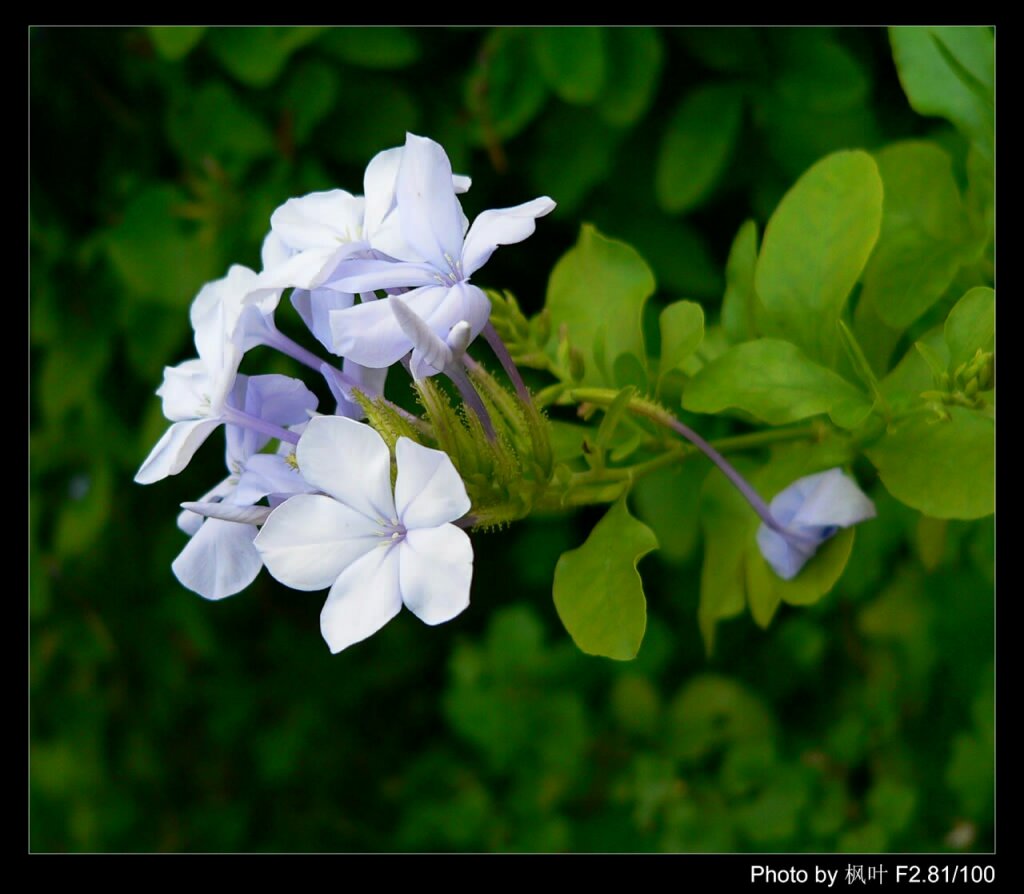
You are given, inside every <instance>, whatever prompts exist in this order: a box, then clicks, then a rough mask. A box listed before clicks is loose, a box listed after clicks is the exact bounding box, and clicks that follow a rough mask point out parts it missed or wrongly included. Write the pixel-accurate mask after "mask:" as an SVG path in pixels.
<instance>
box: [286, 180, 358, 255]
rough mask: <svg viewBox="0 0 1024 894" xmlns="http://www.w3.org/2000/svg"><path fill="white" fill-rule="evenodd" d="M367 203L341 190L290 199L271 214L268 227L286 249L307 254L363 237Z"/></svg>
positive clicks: (313, 193) (312, 193)
mask: <svg viewBox="0 0 1024 894" xmlns="http://www.w3.org/2000/svg"><path fill="white" fill-rule="evenodd" d="M365 205H366V203H365V201H364V199H363V198H362V197H361V196H354V195H352V194H351V193H349V192H346V191H345V190H343V189H331V190H326V191H323V192H311V193H309V194H307V195H304V196H300V197H299V198H295V199H289V200H288V201H287V202H285V203H284V204H283V205H281V206H280V207H278V208H277V210H276V211H274V213H273V214H272V215H270V226H271V228H272V229H273V230H274V232H275V233H277V235H278V236H280V237H281V240H282V241H283V242H284V244H285V245H287V246H288V247H289V248H292V249H297V250H299V251H306V250H308V249H311V248H314V249H319V248H323V247H324V246H329V245H334V246H335V247H336V246H337V245H338V243H339V242H340V241H342V240H343V241H345V242H354V241H357V240H359V239H361V238H362V233H363V209H364V207H365Z"/></svg>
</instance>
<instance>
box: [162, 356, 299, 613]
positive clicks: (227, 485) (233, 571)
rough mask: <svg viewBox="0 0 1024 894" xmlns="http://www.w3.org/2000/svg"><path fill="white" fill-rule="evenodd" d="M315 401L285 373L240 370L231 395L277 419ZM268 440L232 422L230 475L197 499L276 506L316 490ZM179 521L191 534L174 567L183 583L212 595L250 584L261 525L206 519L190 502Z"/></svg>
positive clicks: (292, 417)
mask: <svg viewBox="0 0 1024 894" xmlns="http://www.w3.org/2000/svg"><path fill="white" fill-rule="evenodd" d="M316 403H317V400H316V396H315V395H314V394H313V393H312V392H310V391H309V390H308V389H307V388H306V387H305V386H304V385H303V384H302V383H301V382H299V381H298V380H296V379H290V378H288V377H286V376H279V375H266V376H252V377H248V376H238V377H237V379H236V381H235V385H234V388H232V391H231V394H230V395H229V396H228V399H227V404H228V405H229V406H233V407H235V408H237V409H239V410H243V411H244V412H246V413H247V414H249V415H250V416H252V417H254V418H260V419H265V420H266V421H268V422H271V423H274V424H276V425H298V424H305V422H306V421H307V419H308V413H309V411H310V410H312V409H314V408H315V407H316ZM269 440H270V437H269V435H266V434H263V433H261V432H257V431H253V430H252V429H245V428H239V427H237V426H234V425H229V426H227V449H226V454H225V461H226V463H227V467H228V471H229V473H230V474H229V475H228V477H227V478H225V479H224V480H223V481H222V482H220V484H218V485H217V486H216V487H214V488H213V489H212V490H211V491H210V492H209V493H207V494H205V495H204V496H203V497H202V498H201V499H200V500H199V501H198V502H199V503H201V504H211V503H212V504H219V505H226V506H231V507H247V506H252V505H253V504H255V503H257V502H258V501H259V500H262V499H263V498H264V497H269V498H270V503H271V505H278V504H279V503H281V502H283V500H284V499H285V498H286V497H288V496H291V495H293V494H298V493H309V492H310V491H312V490H314V488H313V487H312V486H311V485H309V484H308V483H307V482H306V481H305V480H304V479H303V478H302V476H301V475H299V473H298V472H297V471H296V469H295V467H294V466H292V465H290V464H289V463H288V462H287V461H286V459H285V457H284V456H283V455H281V454H280V453H278V454H273V453H260V452H259V451H260V450H262V449H263V447H264V446H265V445H266V444H267V442H268V441H269ZM283 447H284V448H285V449H286V450H288V451H289V452H290V451H291V450H292V449H293V448H292V446H291V445H283ZM192 505H195V504H192ZM231 514H232V513H230V512H228V513H225V514H224V515H225V516H227V515H231ZM178 527H180V528H181V529H182V530H183V531H184V532H185V533H186V534H189V535H190V538H191V539H190V540H189V542H188V543H187V544H186V545H185V548H184V549H183V550H182V551H181V553H180V554H179V555H178V557H177V558H176V559H175V560H174V562H172V563H171V569H172V570H173V571H174V575H175V577H177V578H178V580H179V581H180V582H181V583H182V584H183V585H184V586H186V587H188V588H189V589H190V590H193V591H194V592H196V593H198V594H199V595H200V596H203V597H205V598H206V599H223V598H224V597H226V596H231V595H233V594H235V593H237V592H239V591H240V590H244V589H245V588H246V587H247V586H249V584H251V583H252V582H253V580H255V578H256V575H257V574H259V571H260V568H262V567H263V560H262V559H261V558H260V555H259V553H258V552H257V551H256V548H255V547H254V546H253V540H254V539H255V537H256V534H257V532H258V530H259V529H258V528H257V527H256V525H255V524H245V523H242V522H239V521H226V520H225V519H224V518H223V517H222V518H206V519H205V521H204V519H203V516H202V515H199V514H198V513H196V512H192V511H189V510H187V509H186V510H185V511H184V512H182V513H181V514H180V515H179V516H178Z"/></svg>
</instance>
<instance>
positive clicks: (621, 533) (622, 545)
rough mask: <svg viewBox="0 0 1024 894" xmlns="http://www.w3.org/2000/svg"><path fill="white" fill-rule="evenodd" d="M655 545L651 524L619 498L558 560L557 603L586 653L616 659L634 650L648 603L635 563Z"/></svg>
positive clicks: (556, 577) (640, 636)
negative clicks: (576, 545) (638, 517)
mask: <svg viewBox="0 0 1024 894" xmlns="http://www.w3.org/2000/svg"><path fill="white" fill-rule="evenodd" d="M657 547H658V541H657V539H656V538H655V536H654V534H653V532H652V531H651V529H650V528H648V527H647V526H646V525H645V524H643V523H642V522H639V521H637V520H636V519H635V518H633V516H631V515H630V514H629V510H628V509H627V508H626V501H625V498H623V499H620V500H619V501H618V502H617V503H615V504H614V505H613V506H612V507H611V508H610V509H609V510H608V512H607V513H606V514H605V516H604V517H603V518H602V519H601V521H599V522H598V523H597V525H596V526H595V527H594V529H593V530H592V531H591V532H590V536H589V537H587V540H586V542H585V543H584V544H583V546H581V547H579V548H578V549H574V550H570V551H569V552H567V553H563V554H562V557H561V558H560V559H559V560H558V564H557V565H556V566H555V582H554V597H555V608H556V610H557V611H558V616H559V618H561V619H562V623H563V624H564V625H565V629H566V630H568V631H569V634H570V635H571V636H572V638H573V641H574V642H575V643H576V645H577V646H579V648H580V649H582V650H583V651H584V652H586V653H587V654H588V655H601V656H604V657H606V658H614V659H616V660H618V661H628V660H629V659H631V658H634V657H635V656H636V653H637V652H638V651H639V649H640V642H641V640H642V639H643V636H644V629H645V627H646V626H647V604H646V600H645V599H644V591H643V585H642V583H641V580H640V575H639V574H638V573H637V570H636V565H637V562H639V561H640V559H642V558H643V557H644V556H646V555H647V554H648V553H649V552H650V551H651V550H653V549H657Z"/></svg>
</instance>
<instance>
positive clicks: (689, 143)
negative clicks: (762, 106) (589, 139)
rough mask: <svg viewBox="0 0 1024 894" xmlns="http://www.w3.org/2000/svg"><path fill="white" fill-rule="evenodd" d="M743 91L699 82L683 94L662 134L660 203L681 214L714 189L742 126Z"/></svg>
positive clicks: (657, 181)
mask: <svg viewBox="0 0 1024 894" xmlns="http://www.w3.org/2000/svg"><path fill="white" fill-rule="evenodd" d="M742 113H743V97H742V94H741V93H740V91H739V90H738V89H737V88H735V87H732V86H721V85H714V86H710V87H701V88H699V89H698V90H696V91H694V92H693V93H691V94H690V95H689V96H687V97H686V99H685V100H683V102H682V104H681V105H680V106H679V107H678V108H677V109H676V111H675V113H674V114H673V116H672V118H671V120H670V121H669V125H668V129H667V130H666V131H665V135H664V136H663V137H662V141H661V147H660V149H659V151H658V163H657V168H656V169H655V180H654V183H655V191H656V193H657V197H658V204H659V205H661V207H662V208H664V209H665V210H666V211H668V212H670V213H673V214H679V213H681V212H683V211H687V210H689V209H691V208H694V207H696V206H697V205H699V204H700V203H701V201H702V200H704V199H705V198H707V196H708V195H709V194H710V193H711V191H712V190H713V189H714V187H715V185H716V184H717V183H718V180H719V178H720V177H721V176H722V174H723V173H724V171H725V168H726V166H727V165H728V163H729V159H730V158H731V157H732V152H733V147H734V146H735V144H736V140H737V137H738V136H739V132H740V123H741V121H742Z"/></svg>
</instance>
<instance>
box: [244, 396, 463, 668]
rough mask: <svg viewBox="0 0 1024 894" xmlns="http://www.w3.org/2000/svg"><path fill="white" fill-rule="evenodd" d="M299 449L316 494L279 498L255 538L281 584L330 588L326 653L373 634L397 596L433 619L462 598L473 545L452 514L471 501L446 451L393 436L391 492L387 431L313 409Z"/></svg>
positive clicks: (455, 608) (323, 625)
mask: <svg viewBox="0 0 1024 894" xmlns="http://www.w3.org/2000/svg"><path fill="white" fill-rule="evenodd" d="M296 458H297V460H298V465H299V470H300V472H301V473H302V476H303V477H304V478H305V479H306V481H308V482H309V483H310V484H312V485H313V486H315V487H316V488H318V489H319V490H321V491H322V492H323V493H322V494H300V495H299V496H295V497H292V498H291V499H289V500H287V501H286V502H285V503H283V504H282V505H280V506H279V507H278V508H277V509H275V510H274V511H273V512H272V513H271V514H270V517H269V518H268V519H267V521H266V523H265V524H264V526H263V528H262V530H261V531H260V533H259V536H257V538H256V541H255V544H256V548H257V549H258V550H259V552H260V553H261V555H262V556H263V561H264V563H265V564H266V566H267V570H268V571H269V572H270V573H271V574H272V575H273V576H274V577H275V578H277V579H278V580H279V581H280V582H281V583H283V584H285V585H286V586H289V587H292V588H294V589H297V590H320V589H323V588H325V587H330V588H331V589H330V593H329V594H328V597H327V602H326V603H325V605H324V607H323V611H322V612H321V614H320V630H321V632H322V633H323V636H324V639H325V640H326V641H327V644H328V646H329V647H330V649H331V651H332V652H340V651H341V650H342V649H344V648H346V647H348V646H350V645H352V644H353V643H357V642H360V641H361V640H364V639H366V638H367V637H368V636H370V635H371V634H373V633H375V632H376V631H377V630H379V629H380V628H381V627H383V626H384V625H385V624H386V623H387V622H388V621H390V620H391V618H393V617H394V616H395V615H396V614H398V612H399V611H400V610H401V608H402V605H403V604H404V605H405V606H406V607H407V608H408V609H409V610H410V611H412V612H413V613H414V614H415V615H416V616H417V617H418V618H419V619H420V620H421V621H423V622H425V623H426V624H431V625H433V624H440V623H442V622H444V621H449V620H451V619H452V618H454V617H455V616H456V615H458V614H459V613H460V612H462V611H463V610H464V609H465V608H466V607H467V606H468V605H469V589H470V582H471V580H472V575H473V547H472V545H471V543H470V540H469V537H468V536H467V534H466V533H465V531H463V530H462V529H460V528H458V527H456V526H455V525H453V524H450V523H451V522H453V521H455V520H456V519H458V518H460V517H462V516H463V515H465V514H466V512H467V511H468V510H469V507H470V502H469V498H468V497H467V496H466V488H465V486H464V485H463V483H462V479H461V478H460V477H459V474H458V472H457V471H456V470H455V467H454V466H453V465H452V462H451V460H450V459H449V458H448V455H447V454H445V453H443V452H442V451H440V450H431V449H430V448H427V447H423V446H421V445H419V444H417V443H415V442H414V441H412V440H410V439H409V438H399V439H398V443H397V445H396V447H395V460H396V463H397V467H398V474H397V478H396V482H395V488H394V493H392V489H391V455H390V452H389V450H388V448H387V445H386V444H385V443H384V439H383V438H381V436H380V435H379V434H377V432H375V431H374V430H373V429H372V428H370V427H369V426H368V425H364V424H361V423H359V422H355V421H353V420H351V419H346V418H343V417H340V416H318V417H315V418H313V419H311V420H310V422H309V424H308V425H307V427H306V430H305V432H304V433H303V435H302V437H301V438H300V440H299V444H298V447H297V448H296Z"/></svg>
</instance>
